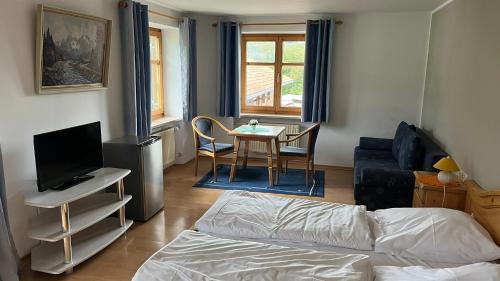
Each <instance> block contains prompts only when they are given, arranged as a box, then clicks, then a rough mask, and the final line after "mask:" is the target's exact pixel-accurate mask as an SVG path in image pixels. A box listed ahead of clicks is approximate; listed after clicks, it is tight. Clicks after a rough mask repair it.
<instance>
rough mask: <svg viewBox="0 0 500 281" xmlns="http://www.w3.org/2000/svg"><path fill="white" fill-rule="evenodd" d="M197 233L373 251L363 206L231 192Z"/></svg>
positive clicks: (206, 216)
mask: <svg viewBox="0 0 500 281" xmlns="http://www.w3.org/2000/svg"><path fill="white" fill-rule="evenodd" d="M195 228H196V229H197V230H198V231H201V232H205V233H209V234H214V235H216V236H217V235H221V236H224V237H231V238H251V239H275V240H286V241H295V242H310V243H317V244H320V245H328V246H336V247H344V248H351V249H358V250H372V249H373V238H372V234H371V230H370V226H369V224H368V216H367V211H366V208H365V207H364V206H353V205H344V204H336V203H325V202H317V201H310V200H304V199H291V198H280V197H274V196H270V195H267V194H262V193H251V192H247V191H226V192H224V193H223V194H222V195H221V196H220V197H219V199H217V201H216V202H215V203H214V204H213V205H212V207H210V209H209V210H208V211H207V212H206V213H205V214H204V215H203V216H202V217H201V218H200V219H199V220H198V221H197V222H196V224H195Z"/></svg>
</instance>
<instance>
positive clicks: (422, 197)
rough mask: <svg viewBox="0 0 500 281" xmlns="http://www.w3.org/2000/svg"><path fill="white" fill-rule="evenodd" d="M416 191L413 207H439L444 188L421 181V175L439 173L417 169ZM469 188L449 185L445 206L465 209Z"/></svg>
mask: <svg viewBox="0 0 500 281" xmlns="http://www.w3.org/2000/svg"><path fill="white" fill-rule="evenodd" d="M414 174H415V191H414V193H413V207H417V208H418V207H438V208H441V204H442V203H443V188H442V187H438V186H432V185H427V184H424V183H422V182H420V181H419V176H420V175H437V174H436V173H432V172H424V171H415V172H414ZM466 194H467V189H466V188H465V187H464V186H463V185H460V186H459V187H447V188H446V197H445V201H444V208H449V209H456V210H460V211H463V210H464V209H465V195H466Z"/></svg>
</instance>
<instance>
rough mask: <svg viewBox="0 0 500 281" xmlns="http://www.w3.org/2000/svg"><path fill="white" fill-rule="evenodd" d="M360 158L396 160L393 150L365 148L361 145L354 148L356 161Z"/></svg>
mask: <svg viewBox="0 0 500 281" xmlns="http://www.w3.org/2000/svg"><path fill="white" fill-rule="evenodd" d="M360 160H394V157H392V152H391V151H384V150H371V149H363V148H361V147H360V146H356V148H354V162H358V161H360Z"/></svg>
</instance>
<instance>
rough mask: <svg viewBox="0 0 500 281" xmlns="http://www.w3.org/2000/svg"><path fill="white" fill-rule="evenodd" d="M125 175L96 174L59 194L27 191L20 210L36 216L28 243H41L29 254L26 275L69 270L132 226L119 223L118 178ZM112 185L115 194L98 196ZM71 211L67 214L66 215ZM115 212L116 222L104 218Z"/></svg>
mask: <svg viewBox="0 0 500 281" xmlns="http://www.w3.org/2000/svg"><path fill="white" fill-rule="evenodd" d="M128 174H130V170H126V169H118V168H102V169H99V170H97V171H94V172H92V173H90V175H93V176H94V178H92V179H90V180H87V181H85V182H82V183H80V184H78V185H75V186H73V187H71V188H68V189H66V190H62V191H54V190H47V191H44V192H38V191H37V190H36V185H35V190H32V191H30V192H29V193H27V194H26V196H25V200H24V202H25V204H26V205H28V206H33V207H37V208H45V209H47V210H43V211H41V210H39V212H38V216H37V217H35V218H33V219H32V220H31V221H30V231H29V237H30V238H32V239H37V240H40V241H42V243H41V244H39V245H37V246H35V247H33V249H31V269H33V270H36V271H41V272H45V273H50V274H60V273H62V272H65V271H66V272H71V271H72V269H73V267H74V266H76V265H78V264H79V263H81V262H83V261H85V260H86V259H88V258H90V257H91V256H93V255H94V254H96V253H98V252H99V251H101V250H102V249H104V248H105V247H106V246H108V245H109V244H111V243H112V242H113V241H115V240H116V239H117V238H118V237H120V236H121V235H122V234H123V233H125V231H126V230H127V229H128V228H129V227H130V226H131V225H132V223H133V222H132V220H127V219H125V204H127V203H128V202H129V201H130V199H132V196H130V195H125V194H124V186H123V178H125V177H126V176H127V175H128ZM112 184H116V188H117V192H116V193H103V192H98V191H101V190H104V189H105V188H106V187H108V186H110V185H112ZM70 211H71V212H70ZM116 211H118V213H119V216H118V218H115V217H110V215H111V214H113V213H115V212H116Z"/></svg>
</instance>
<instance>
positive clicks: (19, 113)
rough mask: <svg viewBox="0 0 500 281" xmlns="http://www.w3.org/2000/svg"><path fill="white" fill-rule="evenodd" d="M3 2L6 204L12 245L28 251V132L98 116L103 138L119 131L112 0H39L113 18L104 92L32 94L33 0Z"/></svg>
mask: <svg viewBox="0 0 500 281" xmlns="http://www.w3.org/2000/svg"><path fill="white" fill-rule="evenodd" d="M41 2H42V1H34V0H19V1H9V3H8V5H7V4H6V7H4V8H3V9H0V36H1V37H2V40H1V41H0V61H1V64H0V85H1V88H0V93H1V98H0V100H1V102H0V120H1V121H0V122H1V125H0V143H1V144H2V150H3V151H2V152H3V156H4V162H5V163H4V168H5V179H6V185H7V206H8V208H9V216H10V223H11V226H12V232H13V236H14V240H15V243H16V247H17V249H18V252H19V254H20V255H22V256H23V255H25V254H27V253H28V252H29V249H30V247H31V246H33V245H34V244H35V241H34V240H30V239H28V238H27V227H28V219H29V218H30V217H32V216H33V215H34V214H35V209H34V208H31V207H25V206H24V196H23V195H24V190H27V189H33V188H35V186H34V185H32V184H31V182H32V181H33V180H34V179H36V171H35V158H34V152H33V135H34V134H38V133H43V132H47V131H51V130H56V129H61V128H65V127H70V126H74V125H80V124H83V123H88V122H93V121H101V124H102V134H103V139H104V140H106V139H109V138H110V137H114V136H118V135H121V134H122V133H123V125H122V120H123V119H122V113H121V112H122V111H121V110H122V97H121V63H120V47H119V32H118V12H117V5H116V1H111V0H106V1H102V0H86V1H43V3H44V4H46V5H52V6H54V7H60V8H65V9H71V10H75V11H78V12H81V13H86V14H91V15H95V16H99V17H104V18H108V19H111V20H113V33H112V40H111V58H110V68H109V88H108V89H107V90H104V91H93V92H82V93H65V94H53V95H44V96H39V95H36V94H35V90H34V84H35V78H34V70H35V28H36V23H35V18H36V7H37V6H36V4H38V3H41Z"/></svg>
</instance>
